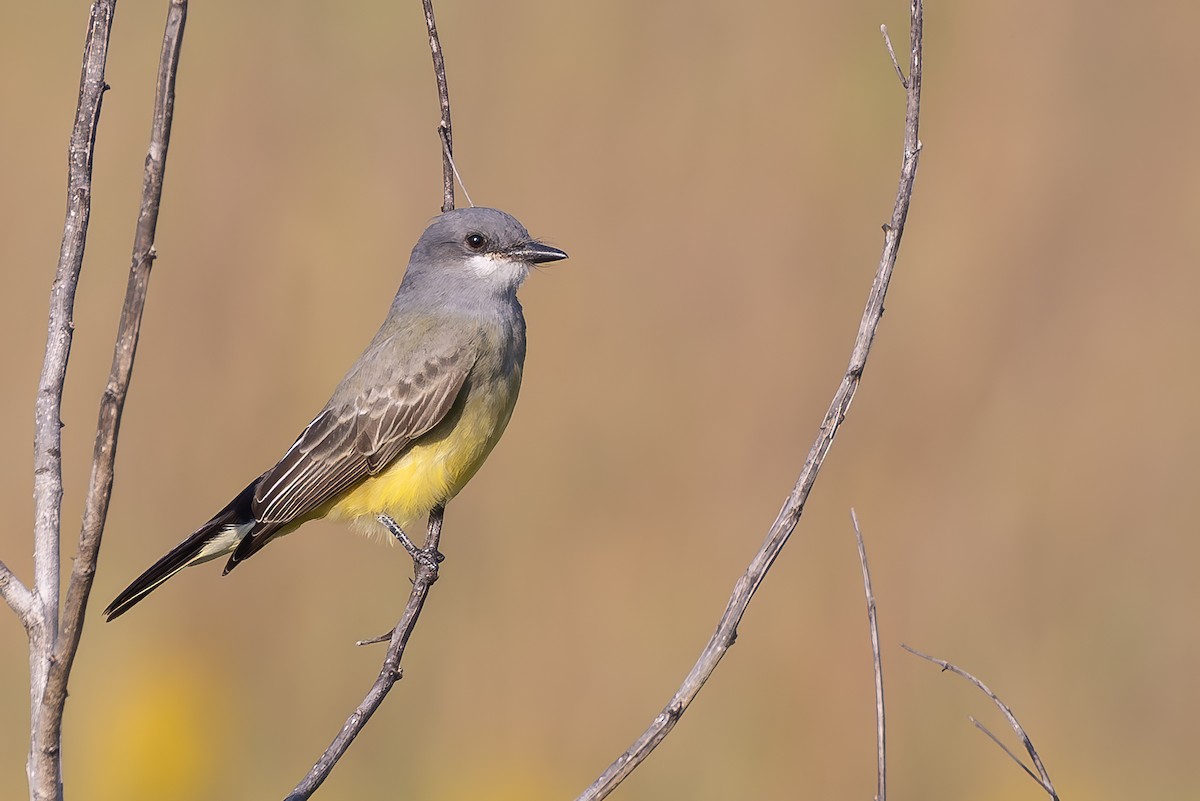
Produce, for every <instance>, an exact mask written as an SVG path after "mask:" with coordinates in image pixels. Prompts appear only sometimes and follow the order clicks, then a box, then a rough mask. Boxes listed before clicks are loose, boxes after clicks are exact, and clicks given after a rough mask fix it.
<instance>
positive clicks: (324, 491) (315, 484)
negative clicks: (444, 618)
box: [253, 347, 476, 523]
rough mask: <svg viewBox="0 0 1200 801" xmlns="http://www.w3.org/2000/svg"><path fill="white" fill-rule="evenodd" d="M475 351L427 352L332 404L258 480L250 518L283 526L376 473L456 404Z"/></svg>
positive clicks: (469, 349)
mask: <svg viewBox="0 0 1200 801" xmlns="http://www.w3.org/2000/svg"><path fill="white" fill-rule="evenodd" d="M475 355H476V354H475V350H474V349H473V348H469V347H468V348H458V349H454V350H452V351H448V352H445V353H441V354H429V355H428V358H427V360H425V361H423V362H422V363H421V364H419V365H417V369H415V370H411V371H405V376H404V378H395V379H392V380H385V381H379V382H375V383H376V385H373V386H370V387H369V388H367V389H365V390H363V391H361V392H359V393H358V394H356V395H353V396H349V397H344V398H338V397H337V396H335V398H334V400H331V401H330V404H329V406H327V407H326V408H325V409H324V411H322V412H321V413H320V414H319V415H317V417H316V419H315V420H313V421H312V422H311V423H309V424H308V427H307V428H306V429H304V433H303V434H301V435H300V438H299V439H297V440H296V443H295V444H294V445H292V447H291V448H290V449H289V450H288V452H287V453H286V454H284V457H283V458H282V459H280V460H279V464H277V465H275V466H274V467H272V468H271V469H270V470H268V471H267V472H266V473H264V474H263V475H262V478H261V480H260V481H259V482H258V487H257V489H256V490H255V493H254V505H253V508H254V517H255V519H257V520H258V521H259V522H261V523H286V522H288V521H291V520H295V519H296V518H298V517H300V516H302V515H305V514H307V513H309V512H311V511H313V510H314V509H316V508H318V507H319V506H321V505H322V504H324V503H325V502H327V501H329V500H330V499H332V498H334V497H336V496H337V495H338V494H340V493H342V492H344V491H345V490H347V489H349V488H350V487H352V486H353V485H354V484H356V483H357V482H359V481H361V480H362V479H364V478H366V477H368V476H371V475H374V474H376V473H378V472H379V471H380V470H382V469H383V468H385V467H386V466H387V465H388V464H389V463H390V462H391V461H392V460H393V459H395V458H396V457H397V456H398V455H400V453H401V452H402V451H403V450H404V449H405V448H406V447H408V446H409V444H411V443H412V441H413V440H415V439H416V438H417V437H420V436H421V435H422V434H424V433H426V432H427V431H429V430H430V429H432V428H433V427H434V426H436V425H437V424H438V423H439V422H440V421H441V420H442V418H443V417H445V416H446V413H447V412H448V411H449V410H450V408H451V407H452V406H453V405H454V401H455V399H456V398H457V397H458V395H459V393H460V392H461V391H462V388H463V384H464V383H465V382H466V379H467V375H468V373H469V372H470V370H471V367H472V365H473V364H474V363H475Z"/></svg>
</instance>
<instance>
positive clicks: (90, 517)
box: [36, 0, 187, 752]
mask: <svg viewBox="0 0 1200 801" xmlns="http://www.w3.org/2000/svg"><path fill="white" fill-rule="evenodd" d="M186 21H187V0H170V5H169V7H168V11H167V24H166V29H165V31H164V33H163V45H162V54H161V56H160V59H159V67H158V86H157V90H156V93H155V99H154V116H153V122H152V124H151V131H150V146H149V148H148V151H147V153H146V165H145V174H144V177H143V180H142V203H141V210H140V212H139V214H138V220H137V226H136V229H135V232H134V241H133V257H132V262H131V264H130V268H129V284H128V287H127V289H126V294H125V304H124V306H123V307H122V309H121V321H120V324H119V325H118V327H117V339H116V344H115V345H114V348H113V362H112V370H111V372H110V374H109V378H108V385H107V386H106V388H105V390H104V394H103V395H102V396H101V399H100V414H99V420H98V422H97V424H96V444H95V448H94V452H93V456H92V472H91V478H90V480H89V483H88V493H87V498H86V500H85V502H84V511H83V523H82V526H81V528H80V532H79V554H78V556H76V558H75V562H74V566H73V567H72V569H71V580H70V583H69V584H68V586H67V596H66V601H65V603H64V604H63V610H62V628H61V631H60V632H59V635H58V637H57V638H56V640H55V643H54V656H53V658H52V659H51V664H50V671H49V674H48V676H47V681H46V692H45V695H44V696H43V698H42V712H41V720H42V724H43V725H41V726H40V727H39V728H38V732H37V738H36V739H37V743H36V744H37V747H38V748H39V750H41V751H42V752H49V751H50V750H51V749H53V748H54V747H55V746H57V744H58V743H60V742H61V740H62V716H63V709H64V706H65V704H66V701H67V681H68V679H69V678H70V674H71V667H72V665H73V664H74V661H75V654H76V653H77V652H78V650H79V639H80V637H81V636H82V633H83V621H84V616H85V612H86V609H87V600H88V596H89V594H90V593H91V590H92V581H93V579H94V577H95V574H96V561H97V558H98V557H99V554H100V540H101V537H102V535H103V533H104V521H105V519H106V518H107V516H108V504H109V500H110V499H111V497H112V487H113V467H114V462H115V460H116V456H117V436H118V434H119V433H120V428H121V413H122V411H123V410H124V407H125V399H126V397H127V396H128V394H129V382H130V380H131V378H132V375H133V361H134V357H135V355H136V353H137V343H138V335H139V333H140V330H141V323H142V311H143V309H144V308H145V305H146V292H147V290H148V288H149V282H150V268H151V265H153V263H154V256H155V252H154V234H155V230H156V228H157V226H158V210H159V205H160V203H161V200H162V186H163V174H164V171H165V169H166V161H167V150H168V147H169V145H170V139H171V122H172V119H173V117H174V111H175V75H176V73H177V72H178V69H179V53H180V48H181V46H182V44H183V30H184V25H185V23H186Z"/></svg>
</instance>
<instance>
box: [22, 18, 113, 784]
mask: <svg viewBox="0 0 1200 801" xmlns="http://www.w3.org/2000/svg"><path fill="white" fill-rule="evenodd" d="M115 7H116V0H95V2H93V3H92V7H91V12H90V15H89V18H88V31H87V38H86V40H85V41H84V46H83V63H82V67H81V69H80V75H79V102H78V105H77V106H76V110H75V124H74V127H73V128H72V131H71V143H70V146H69V149H68V153H67V216H66V221H65V222H64V224H63V238H62V244H61V246H60V248H59V254H58V268H57V270H56V272H55V276H54V283H53V285H52V286H51V289H50V314H49V324H48V326H47V332H46V355H45V360H44V361H43V363H42V372H41V376H40V377H39V379H38V394H37V400H36V402H35V405H34V425H35V431H34V439H33V499H34V531H33V538H34V539H33V543H34V545H33V572H34V583H33V589H32V591H31V593H30V600H31V601H32V606H33V609H32V612H31V614H30V615H28V616H26V617H25V618H24V620H23V622H24V623H25V624H26V626H25V628H26V631H27V633H28V634H29V695H30V712H29V722H30V745H29V759H28V763H27V764H26V773H27V775H28V777H29V794H30V797H31V798H32V799H34V801H53V800H54V799H59V798H61V797H62V781H61V780H62V774H61V771H60V762H59V748H58V743H57V742H55V743H53V745H52V747H51V748H49V749H47V748H44V747H42V746H40V745H39V731H40V730H41V729H42V728H43V721H42V719H41V716H42V704H43V698H44V695H45V692H46V682H47V678H48V676H49V673H50V670H51V664H52V661H53V651H54V642H55V639H56V638H57V636H58V609H59V592H60V589H59V570H60V567H61V561H60V560H61V558H62V557H61V554H60V551H59V535H60V533H61V522H62V494H63V488H62V417H61V411H62V394H63V385H64V383H65V382H66V377H67V361H68V360H69V358H70V355H71V339H72V335H73V332H74V328H75V323H74V319H73V318H74V309H75V290H76V288H77V287H78V286H79V273H80V271H81V270H82V269H83V252H84V248H85V245H86V243H87V229H88V221H89V218H90V217H91V207H92V202H91V201H92V158H93V155H94V153H95V147H96V128H97V126H98V125H99V122H100V106H101V104H102V101H103V98H104V91H105V90H106V89H107V88H108V85H107V84H106V83H105V82H104V69H105V63H106V61H107V59H108V43H109V38H110V35H111V33H112V23H113V13H114V11H115V10H116V9H115ZM10 586H11V582H10ZM6 597H7V596H6Z"/></svg>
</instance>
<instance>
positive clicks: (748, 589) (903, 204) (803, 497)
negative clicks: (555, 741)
mask: <svg viewBox="0 0 1200 801" xmlns="http://www.w3.org/2000/svg"><path fill="white" fill-rule="evenodd" d="M921 3H922V0H911V6H910V12H911V23H910V36H911V60H910V73H909V74H910V78H909V82H908V87H907V103H906V112H905V124H904V163H903V166H902V168H901V171H900V184H899V188H898V190H897V192H896V204H895V207H894V208H893V210H892V218H891V221H890V222H889V223H888V224H887V226H885V228H884V245H883V253H882V254H881V255H880V259H879V267H878V270H877V271H876V273H875V280H874V282H873V284H872V285H871V291H870V294H869V296H868V298H867V306H866V309H865V310H864V311H863V317H862V322H861V323H860V325H859V329H858V336H857V338H856V339H855V343H854V350H853V352H852V353H851V356H850V365H849V367H848V368H847V370H846V374H845V376H844V377H843V378H842V382H841V384H840V386H839V387H838V389H837V392H836V393H835V394H834V397H833V402H832V404H831V405H830V407H829V411H828V412H826V414H825V419H824V420H823V421H822V422H821V429H820V433H819V434H818V436H817V439H816V442H814V443H813V446H812V450H811V451H809V454H808V459H807V460H806V461H805V463H804V468H803V469H802V470H801V472H800V477H799V478H798V479H797V481H796V485H795V487H794V488H793V489H792V492H791V494H790V495H788V498H787V500H786V501H785V502H784V504H783V508H782V509H781V510H780V512H779V515H778V516H777V517H776V518H775V522H774V524H772V526H771V530H770V532H769V533H768V534H767V537H766V540H765V541H764V542H763V544H762V547H761V548H759V550H758V553H756V554H755V555H754V558H753V560H752V561H751V562H750V565H749V566H748V567H747V568H746V571H745V573H743V574H742V577H741V578H739V579H738V581H737V583H736V584H735V585H734V588H733V594H732V596H731V597H730V599H729V603H728V604H727V605H726V607H725V613H724V614H723V615H722V616H721V620H720V622H719V623H718V624H717V630H716V632H715V633H714V634H713V636H712V638H711V639H710V640H709V641H708V644H707V645H706V646H705V647H704V650H703V651H702V652H701V653H700V657H699V659H697V660H696V663H695V665H694V666H693V667H692V669H691V671H690V672H689V673H688V675H687V676H686V677H685V678H684V680H683V684H682V685H681V686H680V687H679V689H678V690H677V691H676V692H675V695H674V696H672V698H671V700H670V701H669V702H668V703H667V705H666V706H665V707H664V708H663V710H662V712H660V713H659V714H658V716H657V717H656V718H655V719H654V721H653V722H652V723H651V724H650V726H649V727H648V728H647V729H646V730H645V731H644V732H643V733H642V735H641V736H640V737H638V739H637V740H636V741H635V742H634V743H633V745H631V746H630V747H629V749H628V750H626V751H625V753H623V754H621V756H619V757H618V758H617V759H616V760H615V761H614V762H613V763H612V764H611V765H609V767H608V769H607V770H605V771H604V773H602V774H601V775H600V777H599V778H597V779H596V781H595V782H593V783H592V784H591V786H589V787H588V788H587V789H586V790H585V791H584V792H583V793H582V794H581V795H580V796H579V797H578V799H577V801H598V799H601V798H605V797H606V796H607V795H608V794H609V793H611V792H612V791H613V789H614V788H615V787H616V786H617V785H618V784H620V783H621V782H622V781H624V780H625V778H626V777H627V776H628V775H629V774H630V773H632V772H633V770H634V769H635V768H636V767H637V766H638V765H640V764H641V763H642V762H643V761H645V759H646V758H647V757H648V756H649V755H650V753H651V752H652V751H653V750H654V749H655V747H657V746H658V744H659V743H660V742H662V740H663V738H665V737H666V736H667V734H669V733H670V731H671V729H673V728H674V727H675V724H676V723H677V722H678V721H679V718H680V717H681V716H682V715H683V713H684V711H685V710H686V709H687V707H688V705H689V704H691V702H692V700H693V699H694V698H695V697H696V695H697V694H698V693H699V692H700V688H701V687H703V686H704V683H705V681H707V680H708V677H709V676H711V675H712V672H713V671H714V670H716V668H717V665H718V664H719V663H720V661H721V658H722V657H723V656H724V655H725V652H726V651H727V650H729V646H731V645H732V644H733V641H734V639H735V638H736V636H737V626H738V623H739V622H740V621H741V619H742V615H743V614H745V611H746V608H747V607H748V606H749V604H750V600H751V599H752V598H753V597H754V593H755V592H756V591H757V590H758V587H759V585H760V584H761V583H762V581H763V579H764V578H765V577H766V575H767V571H768V570H770V568H771V565H772V564H773V563H774V562H775V559H776V557H777V556H779V553H780V551H781V550H782V549H783V546H784V545H786V544H787V541H788V538H789V537H790V536H791V534H792V531H793V530H794V529H795V528H796V524H797V522H799V520H800V515H801V514H802V513H803V511H804V504H805V502H806V501H807V500H808V494H809V492H810V491H811V490H812V486H813V483H814V482H815V481H816V477H817V472H818V471H819V470H820V468H821V464H822V462H823V461H824V459H825V455H826V453H828V451H829V448H830V447H831V446H832V445H833V439H834V436H835V435H836V434H837V431H838V428H839V427H840V426H841V424H842V421H843V420H845V418H846V413H847V412H848V411H849V409H850V404H851V402H852V401H853V400H854V394H855V392H856V391H857V389H858V384H859V381H860V379H861V377H862V372H863V369H864V368H865V366H866V361H867V355H868V353H869V352H870V349H871V342H872V341H873V340H874V338H875V332H876V329H877V328H878V327H879V321H880V319H881V318H882V316H883V300H884V296H885V295H886V293H887V288H888V283H889V282H890V281H891V277H892V270H893V268H894V267H895V263H896V254H897V252H898V251H899V247H900V238H901V235H902V234H903V232H904V222H905V219H906V218H907V216H908V207H909V203H910V201H911V199H912V190H913V181H914V179H915V178H916V171H917V162H918V159H919V156H920V150H921V144H920V140H919V139H918V138H917V133H918V122H919V118H920V106H921V52H922V51H921V29H922V13H923V12H922V7H921Z"/></svg>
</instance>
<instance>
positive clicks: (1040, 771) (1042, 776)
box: [900, 643, 1058, 801]
mask: <svg viewBox="0 0 1200 801" xmlns="http://www.w3.org/2000/svg"><path fill="white" fill-rule="evenodd" d="M900 647H901V648H903V649H904V650H906V651H908V652H909V653H910V654H913V655H914V656H919V657H921V658H922V659H926V660H928V661H930V662H932V663H933V664H935V665H937V666H939V667H940V668H941V669H942V670H943V671H946V670H948V671H950V672H951V673H954V674H955V675H958V676H962V677H963V678H964V679H966V680H967V681H969V682H971V683H972V684H974V685H975V686H976V687H977V688H978V689H979V691H980V692H982V693H983V694H984V695H986V696H987V697H988V698H990V699H992V703H994V704H995V705H996V708H997V709H999V710H1000V712H1001V714H1003V715H1004V717H1005V718H1006V719H1007V720H1008V725H1010V726H1012V729H1013V731H1014V732H1016V733H1017V737H1018V738H1019V739H1020V740H1021V744H1022V745H1023V746H1025V751H1026V752H1027V753H1028V754H1029V758H1030V759H1032V760H1033V766H1034V767H1035V768H1036V769H1037V774H1036V775H1035V774H1034V773H1033V771H1031V770H1030V769H1029V768H1028V767H1027V766H1026V765H1025V764H1024V763H1023V762H1021V760H1019V759H1017V757H1016V756H1015V755H1014V754H1013V753H1012V751H1009V750H1008V749H1007V748H1004V746H1003V745H1001V746H1000V747H1001V748H1004V751H1005V752H1006V753H1007V754H1008V755H1009V756H1010V757H1012V758H1013V760H1014V761H1015V762H1016V763H1017V764H1018V765H1020V766H1021V767H1022V768H1024V770H1025V772H1026V773H1028V774H1029V775H1030V776H1032V777H1033V779H1034V781H1036V782H1037V783H1038V784H1040V785H1041V786H1042V789H1043V790H1045V791H1046V792H1047V793H1048V794H1049V796H1050V797H1051V798H1052V799H1054V801H1058V793H1057V792H1056V791H1055V790H1054V784H1053V783H1052V782H1051V781H1050V774H1049V773H1047V772H1046V766H1045V765H1043V764H1042V758H1041V757H1040V756H1038V752H1037V749H1036V748H1034V747H1033V741H1032V740H1030V739H1029V735H1028V734H1026V733H1025V729H1023V728H1021V724H1020V723H1018V722H1017V716H1016V715H1014V714H1013V711H1012V709H1010V708H1009V706H1008V704H1006V703H1004V702H1003V701H1001V700H1000V699H999V698H998V697H997V696H996V694H995V693H994V692H992V691H991V689H990V688H989V687H988V686H987V685H986V684H984V683H983V682H982V681H980V680H979V679H977V678H975V677H974V676H972V675H971V674H970V673H968V672H967V671H965V670H963V669H962V668H960V667H958V666H957V665H953V664H951V663H949V662H947V661H946V660H944V659H938V658H937V657H934V656H930V655H929V654H923V653H921V652H920V651H918V650H916V649H915V648H910V647H909V646H907V645H904V644H903V643H901V645H900ZM971 722H972V723H974V724H975V725H976V727H978V728H979V729H980V730H981V731H982V732H983V733H984V734H986V735H987V736H988V737H991V738H992V740H993V742H995V743H997V744H999V743H1000V741H999V740H998V739H996V736H995V735H994V734H992V733H991V732H990V731H988V730H987V729H985V728H984V727H983V726H982V725H981V724H980V723H979V722H978V721H976V720H975V719H974V718H972V719H971Z"/></svg>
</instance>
